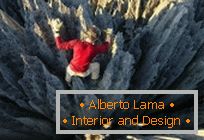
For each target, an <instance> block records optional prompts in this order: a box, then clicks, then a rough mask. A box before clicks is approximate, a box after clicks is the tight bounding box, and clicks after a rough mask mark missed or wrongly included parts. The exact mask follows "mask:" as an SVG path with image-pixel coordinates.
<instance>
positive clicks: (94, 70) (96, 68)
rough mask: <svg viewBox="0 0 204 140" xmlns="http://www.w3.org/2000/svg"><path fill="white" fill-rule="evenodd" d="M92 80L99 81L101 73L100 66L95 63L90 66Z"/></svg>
mask: <svg viewBox="0 0 204 140" xmlns="http://www.w3.org/2000/svg"><path fill="white" fill-rule="evenodd" d="M90 72H91V79H93V80H97V79H98V78H99V73H100V64H99V63H97V62H95V63H91V64H90Z"/></svg>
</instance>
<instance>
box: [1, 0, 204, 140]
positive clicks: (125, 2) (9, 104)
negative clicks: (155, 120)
mask: <svg viewBox="0 0 204 140" xmlns="http://www.w3.org/2000/svg"><path fill="white" fill-rule="evenodd" d="M0 9H1V10H0V80H1V83H0V114H1V115H0V124H1V125H0V136H4V137H6V136H8V133H9V136H10V137H13V138H17V137H19V136H21V138H22V139H23V138H24V139H28V138H33V137H36V136H40V137H42V138H44V137H50V138H53V139H58V138H61V137H60V136H55V94H56V93H55V91H56V90H58V89H60V90H63V89H77V90H80V89H100V90H104V89H106V90H117V89H118V90H126V89H133V90H135V89H136V90H143V89H149V90H151V89H199V128H200V129H201V128H203V127H204V118H203V116H204V111H203V110H204V94H203V89H204V88H203V87H204V39H203V37H204V15H203V13H204V1H201V0H114V1H113V0H112V1H111V0H16V1H13V0H0ZM52 18H61V19H62V20H63V23H64V27H63V30H62V32H61V35H62V37H63V39H64V40H69V39H73V38H80V39H83V31H84V30H86V28H87V26H90V25H96V26H97V27H99V29H100V30H101V31H102V30H103V29H106V28H112V29H113V32H114V35H115V36H114V43H113V49H112V51H110V52H108V53H106V54H102V55H99V56H97V57H96V58H95V59H94V61H98V62H100V64H101V73H100V78H99V79H98V80H97V81H92V80H91V79H90V77H88V78H85V79H81V78H78V77H74V78H73V80H72V85H71V86H68V85H67V84H66V82H65V81H64V77H65V68H66V66H67V65H68V63H69V61H70V59H71V56H72V52H65V51H59V50H57V49H56V46H55V42H54V37H53V33H52V30H51V26H50V19H52ZM103 41H104V34H103V33H102V34H101V37H100V39H99V40H98V42H99V43H100V42H103ZM80 98H83V99H84V100H87V99H88V98H89V97H87V96H83V97H80ZM92 98H94V99H97V96H95V97H92ZM102 98H103V99H107V98H108V95H103V97H102ZM115 98H116V99H118V100H120V99H124V98H125V97H124V96H120V97H119V96H118V97H115ZM137 98H142V97H137ZM154 98H156V97H149V99H154ZM183 98H185V97H183V96H179V97H178V98H177V99H175V100H180V104H187V102H185V100H183ZM78 102H79V97H78V96H70V98H65V99H63V100H62V114H63V113H64V114H65V113H66V114H72V113H73V112H76V113H78V114H80V113H81V112H79V111H78V112H77V110H76V108H77V103H78ZM188 109H192V107H188ZM186 110H187V108H184V109H183V110H176V109H175V112H174V113H175V114H177V113H178V112H183V113H185V111H186ZM94 113H95V115H98V114H99V112H94ZM151 113H153V112H151V111H150V114H151ZM154 113H155V112H154ZM5 122H11V123H5ZM14 126H15V127H14ZM82 137H83V136H80V135H78V136H77V135H73V136H65V138H70V139H81V138H82ZM128 137H130V136H126V135H124V136H117V135H114V136H109V137H106V139H114V138H115V139H126V138H128ZM134 137H136V138H139V139H148V138H149V139H151V138H152V136H151V137H150V136H148V137H145V136H140V135H136V136H134ZM134 137H131V138H132V139H133V138H134ZM153 137H154V138H155V139H161V138H162V137H167V136H153ZM168 137H171V138H173V137H177V138H181V139H196V138H197V139H202V137H201V135H199V136H198V135H197V136H196V135H189V136H184V135H174V136H173V135H172V136H168ZM63 138H64V137H63ZM63 138H62V139H63Z"/></svg>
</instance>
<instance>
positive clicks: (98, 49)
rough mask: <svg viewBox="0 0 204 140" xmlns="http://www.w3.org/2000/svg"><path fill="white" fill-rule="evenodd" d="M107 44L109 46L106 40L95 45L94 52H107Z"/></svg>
mask: <svg viewBox="0 0 204 140" xmlns="http://www.w3.org/2000/svg"><path fill="white" fill-rule="evenodd" d="M109 46H110V43H108V42H104V43H103V44H101V45H97V46H96V47H95V50H96V53H97V54H98V53H105V52H107V51H108V49H109Z"/></svg>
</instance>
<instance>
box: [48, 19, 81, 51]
mask: <svg viewBox="0 0 204 140" xmlns="http://www.w3.org/2000/svg"><path fill="white" fill-rule="evenodd" d="M50 23H51V27H52V31H53V34H54V37H55V43H56V46H57V48H58V49H62V50H69V49H73V47H74V45H75V44H76V43H77V40H76V39H74V40H70V41H63V40H62V38H61V37H60V30H61V28H62V26H63V23H62V21H61V20H60V19H59V18H57V19H52V20H51V22H50Z"/></svg>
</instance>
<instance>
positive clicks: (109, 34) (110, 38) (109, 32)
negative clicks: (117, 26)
mask: <svg viewBox="0 0 204 140" xmlns="http://www.w3.org/2000/svg"><path fill="white" fill-rule="evenodd" d="M104 32H105V35H106V39H105V41H107V42H109V43H110V45H112V43H113V35H112V34H113V30H112V29H111V28H108V29H106V30H104Z"/></svg>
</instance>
